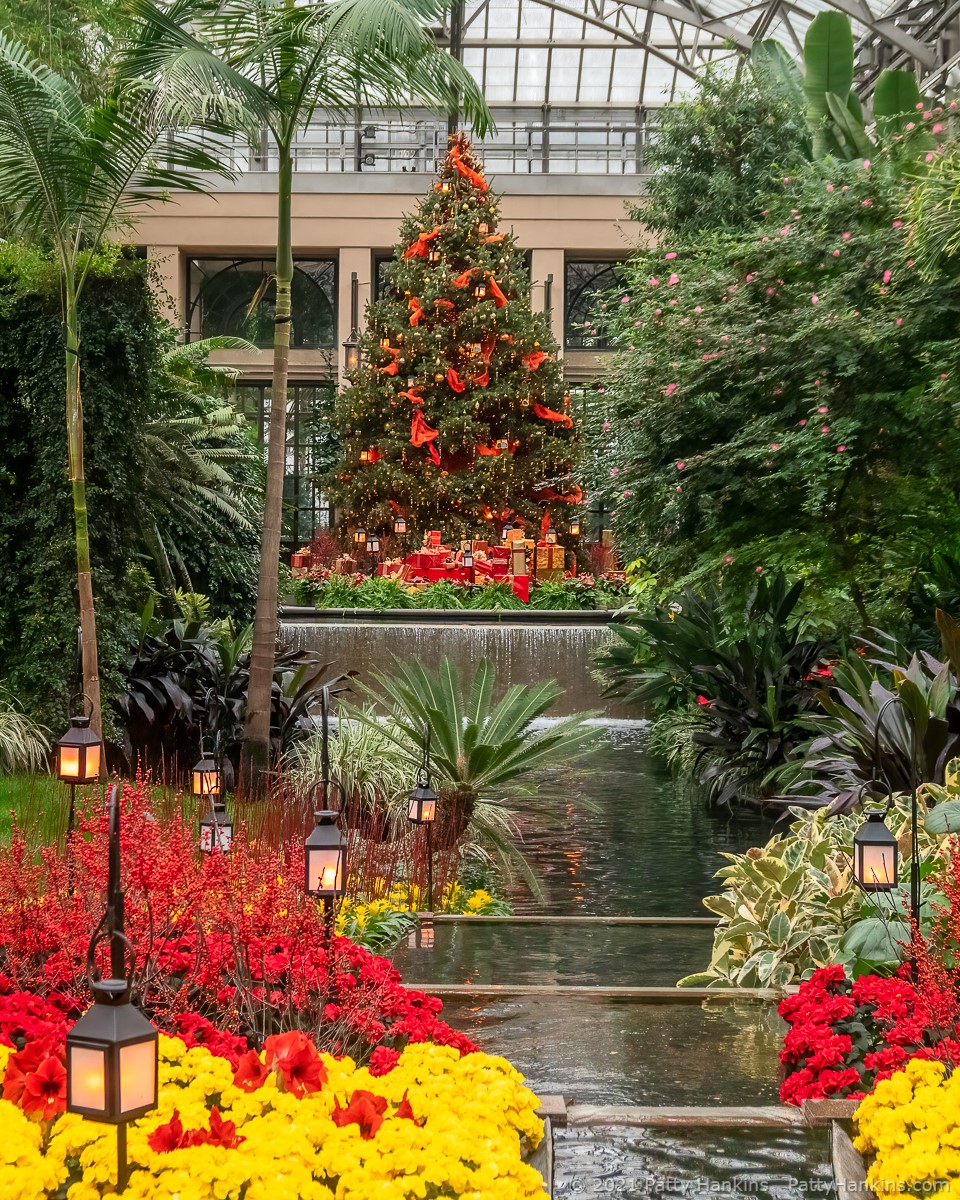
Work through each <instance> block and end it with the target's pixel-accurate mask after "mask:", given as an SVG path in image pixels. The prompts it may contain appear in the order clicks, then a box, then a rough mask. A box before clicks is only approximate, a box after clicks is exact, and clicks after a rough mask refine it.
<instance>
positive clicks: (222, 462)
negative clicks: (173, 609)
mask: <svg viewBox="0 0 960 1200" xmlns="http://www.w3.org/2000/svg"><path fill="white" fill-rule="evenodd" d="M231 349H233V350H255V349H256V347H254V346H252V345H251V344H250V343H249V342H246V341H244V340H243V338H228V337H217V338H205V339H203V340H202V341H198V342H189V343H187V344H186V345H176V346H172V347H171V348H170V349H169V350H167V351H166V352H165V353H164V355H163V360H162V364H161V365H162V368H163V374H162V390H163V392H164V393H165V394H164V397H163V404H162V411H161V412H160V413H159V414H158V415H157V416H156V417H154V419H153V420H151V421H150V422H148V423H147V425H146V426H145V428H144V430H143V441H144V449H145V454H144V461H145V464H146V466H145V471H144V477H143V492H144V495H145V496H146V497H147V499H148V509H149V515H148V516H147V518H146V519H145V521H144V523H143V527H142V529H141V533H142V535H143V540H144V543H145V545H146V546H147V549H148V550H149V553H150V556H151V558H152V559H153V563H154V567H155V569H156V571H157V577H158V580H159V582H160V584H161V586H162V587H163V589H164V591H166V592H168V593H172V592H173V591H174V590H175V589H176V587H177V581H176V580H175V578H174V570H173V567H172V566H171V559H173V561H174V563H175V564H177V566H178V567H179V568H180V573H181V577H182V578H181V580H180V583H181V585H182V586H185V587H187V588H192V584H191V581H190V579H189V576H188V574H187V572H186V568H185V566H184V565H183V558H182V555H181V554H180V551H179V548H178V546H177V544H176V537H175V535H174V534H173V533H172V532H171V530H170V528H169V525H168V523H167V522H166V521H165V522H163V525H164V528H163V529H161V521H160V518H161V516H162V517H167V518H170V517H172V518H174V520H175V521H176V524H177V525H178V526H179V527H180V528H188V529H193V530H196V531H198V532H201V533H203V534H205V535H206V536H207V537H209V536H210V535H211V534H213V535H215V536H219V537H221V538H223V539H224V540H225V541H229V539H230V536H231V534H232V533H235V532H236V531H237V530H246V531H252V530H253V528H254V523H255V522H258V521H259V517H260V503H261V499H262V493H261V490H260V488H259V487H257V488H253V489H249V488H248V489H247V490H244V488H243V487H242V486H241V485H239V484H238V481H237V475H238V474H240V475H241V476H244V475H245V476H247V477H249V476H251V475H253V476H254V478H256V474H257V472H258V470H262V463H261V459H260V456H259V454H258V453H257V451H256V448H255V447H254V445H253V444H252V443H251V441H250V440H249V439H248V437H247V435H246V422H245V420H244V418H243V416H242V415H241V414H240V413H238V412H237V410H236V409H235V408H234V407H233V405H232V404H230V403H229V402H228V401H227V400H226V399H225V398H223V397H218V396H217V395H216V393H217V392H218V391H219V392H222V390H223V388H224V385H225V384H230V383H232V382H234V380H235V378H236V374H237V372H236V371H234V370H231V369H228V368H225V367H215V366H211V365H210V364H209V363H208V362H207V358H208V356H209V355H210V353H211V352H212V351H214V350H231Z"/></svg>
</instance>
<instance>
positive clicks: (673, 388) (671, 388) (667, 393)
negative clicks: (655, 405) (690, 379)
mask: <svg viewBox="0 0 960 1200" xmlns="http://www.w3.org/2000/svg"><path fill="white" fill-rule="evenodd" d="M676 390H677V385H676V384H675V383H671V384H669V385H668V386H667V390H666V391H665V392H664V393H663V394H664V395H665V396H672V395H673V393H674V392H675V391H676Z"/></svg>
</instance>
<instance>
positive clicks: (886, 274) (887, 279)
mask: <svg viewBox="0 0 960 1200" xmlns="http://www.w3.org/2000/svg"><path fill="white" fill-rule="evenodd" d="M892 274H893V272H892V271H890V270H886V271H884V273H883V282H884V283H889V282H890V277H891V275H892Z"/></svg>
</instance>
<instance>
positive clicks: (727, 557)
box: [723, 554, 733, 563]
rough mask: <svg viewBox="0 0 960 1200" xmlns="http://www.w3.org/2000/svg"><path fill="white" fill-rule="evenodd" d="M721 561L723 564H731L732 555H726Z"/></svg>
mask: <svg viewBox="0 0 960 1200" xmlns="http://www.w3.org/2000/svg"><path fill="white" fill-rule="evenodd" d="M723 561H724V562H725V563H732V562H733V555H732V554H728V555H727V556H726V558H724V560H723Z"/></svg>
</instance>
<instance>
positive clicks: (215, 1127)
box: [198, 1105, 247, 1150]
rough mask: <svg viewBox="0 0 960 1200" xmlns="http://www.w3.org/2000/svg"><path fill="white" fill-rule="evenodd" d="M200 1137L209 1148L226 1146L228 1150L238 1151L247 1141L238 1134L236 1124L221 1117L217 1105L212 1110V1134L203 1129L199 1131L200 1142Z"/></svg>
mask: <svg viewBox="0 0 960 1200" xmlns="http://www.w3.org/2000/svg"><path fill="white" fill-rule="evenodd" d="M199 1137H202V1138H203V1141H204V1142H205V1143H206V1145H208V1146H224V1147H225V1148H226V1149H227V1150H236V1148H237V1147H238V1146H239V1145H240V1143H241V1142H245V1141H246V1140H247V1139H246V1138H245V1137H242V1136H241V1135H240V1134H238V1133H237V1126H236V1122H234V1121H225V1120H224V1119H223V1117H221V1116H220V1109H219V1108H217V1106H216V1105H214V1106H213V1108H211V1110H210V1132H209V1133H207V1132H206V1131H204V1130H202V1129H201V1130H199V1131H198V1141H199Z"/></svg>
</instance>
